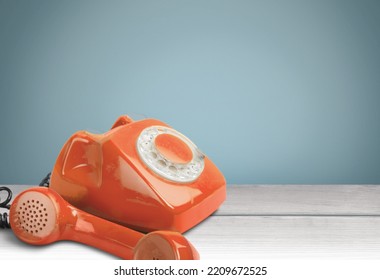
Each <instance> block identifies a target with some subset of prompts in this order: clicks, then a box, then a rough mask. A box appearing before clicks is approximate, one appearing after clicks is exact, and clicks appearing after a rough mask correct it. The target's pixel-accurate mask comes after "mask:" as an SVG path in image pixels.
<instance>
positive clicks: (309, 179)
mask: <svg viewBox="0 0 380 280" xmlns="http://www.w3.org/2000/svg"><path fill="white" fill-rule="evenodd" d="M379 50H380V2H379V1H345V0H342V1H337V0H335V1H331V0H323V1H301V0H300V1H297V0H289V1H274V0H269V1H258V0H257V1H255V0H252V1H241V0H234V1H232V0H231V1H222V0H212V1H210V0H209V1H200V0H194V1H174V0H173V1H153V0H152V1H116V0H112V1H47V0H46V1H17V0H8V1H4V0H0V95H1V96H0V98H1V100H0V141H1V142H0V143H1V145H0V183H2V184H37V183H39V181H40V180H41V179H42V178H43V177H44V176H45V174H46V173H47V172H48V171H50V170H51V168H52V166H53V165H54V162H55V159H56V156H57V155H58V153H59V151H60V149H61V147H62V145H63V144H64V142H65V141H66V139H67V138H68V137H69V136H70V135H71V134H72V133H73V132H75V131H77V130H81V129H86V130H90V131H92V132H98V133H102V132H105V131H106V130H108V129H109V128H110V126H111V125H112V124H113V122H114V120H115V119H116V118H117V117H118V116H119V115H122V114H131V115H132V116H147V117H153V118H158V119H160V120H162V121H165V122H167V123H168V124H170V125H172V126H173V127H174V128H176V129H178V130H179V131H181V132H183V133H184V134H185V135H187V136H188V137H189V138H190V139H192V140H193V141H194V142H195V143H196V144H197V145H198V146H199V147H200V148H201V149H202V150H203V151H204V152H205V153H206V154H207V155H208V156H209V157H210V158H211V159H212V160H213V161H214V162H215V163H216V164H217V165H218V166H219V167H220V169H221V170H222V172H224V174H225V176H226V178H227V181H228V182H229V183H238V184H243V183H263V184H277V183H281V184H285V183H294V184H298V183H303V184H322V183H323V184H327V183H332V184H334V183H339V184H343V183H347V184H356V183H358V184H371V183H380V110H379V106H380V52H379Z"/></svg>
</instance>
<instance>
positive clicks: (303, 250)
mask: <svg viewBox="0 0 380 280" xmlns="http://www.w3.org/2000/svg"><path fill="white" fill-rule="evenodd" d="M8 187H10V188H11V189H12V190H13V192H14V196H16V195H17V193H19V192H20V191H21V190H23V189H25V188H28V187H29V186H8ZM0 212H3V210H0ZM185 236H186V237H187V238H188V239H189V240H190V242H192V243H193V244H194V246H195V247H196V248H197V250H198V251H199V253H200V255H201V259H234V260H236V259H245V260H246V259H284V258H287V259H288V258H297V259H298V258H302V259H305V258H306V259H313V258H319V259H320V258H323V259H326V258H331V259H377V260H378V259H380V185H229V186H228V188H227V200H226V201H225V203H224V204H223V205H222V206H221V207H220V209H219V210H217V211H216V212H215V213H214V214H213V215H212V216H210V217H209V218H208V219H206V220H205V221H204V222H202V223H201V224H199V225H197V226H196V227H194V228H193V229H191V230H189V231H188V232H186V233H185ZM12 259H70V260H73V259H83V260H93V259H116V258H115V257H114V256H112V255H109V254H107V253H104V252H101V251H99V250H97V249H94V248H90V247H88V246H85V245H82V244H78V243H73V242H69V241H61V242H57V243H54V244H51V245H48V246H42V247H39V246H31V245H27V244H24V243H22V242H20V241H19V240H18V239H17V238H16V237H15V236H14V235H13V233H12V231H11V230H5V229H0V260H12Z"/></svg>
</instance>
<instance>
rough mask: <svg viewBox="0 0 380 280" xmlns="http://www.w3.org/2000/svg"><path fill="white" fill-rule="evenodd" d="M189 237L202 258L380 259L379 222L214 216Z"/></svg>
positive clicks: (304, 217) (364, 219)
mask: <svg viewBox="0 0 380 280" xmlns="http://www.w3.org/2000/svg"><path fill="white" fill-rule="evenodd" d="M186 236H187V238H188V239H189V240H190V242H192V243H193V244H194V246H195V247H196V248H197V249H198V250H199V252H200V254H201V256H202V259H263V258H270V259H274V258H311V259H313V258H331V259H379V258H380V217H348V216H346V217H342V216H340V217H332V216H328V217H326V216H323V217H311V216H303V217H299V216H298V217H279V216H277V217H273V216H259V217H252V216H244V217H241V216H213V217H210V218H209V219H207V220H206V221H205V222H203V223H201V224H200V225H198V226H196V227H195V228H193V229H191V230H190V231H189V232H187V233H186Z"/></svg>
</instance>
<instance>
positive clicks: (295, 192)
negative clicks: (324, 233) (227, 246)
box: [214, 185, 380, 216]
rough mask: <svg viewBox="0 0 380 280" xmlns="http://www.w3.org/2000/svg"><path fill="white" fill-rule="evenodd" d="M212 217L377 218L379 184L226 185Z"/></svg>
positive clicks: (378, 213) (379, 209)
mask: <svg viewBox="0 0 380 280" xmlns="http://www.w3.org/2000/svg"><path fill="white" fill-rule="evenodd" d="M214 215H219V216H220V215H243V216H247V215H287V216H293V215H348V216H352V215H359V216H361V215H364V216H366V215H380V185H229V186H228V187H227V199H226V201H225V202H224V203H223V204H222V206H221V207H220V209H219V210H218V211H217V212H216V213H214Z"/></svg>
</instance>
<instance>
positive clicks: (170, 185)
mask: <svg viewBox="0 0 380 280" xmlns="http://www.w3.org/2000/svg"><path fill="white" fill-rule="evenodd" d="M50 188H51V189H53V190H54V191H56V192H57V193H58V194H60V195H61V196H62V197H63V198H64V199H65V200H66V201H68V202H69V203H71V204H72V205H74V206H75V207H77V208H79V209H81V210H84V211H86V212H88V213H91V214H94V215H96V216H99V217H101V218H104V219H107V220H110V221H112V222H115V223H118V224H120V225H123V226H127V227H131V228H133V229H135V230H139V231H143V232H150V231H156V230H171V231H177V232H181V233H183V232H185V231H186V230H188V229H190V228H192V227H193V226H195V225H196V224H198V223H199V222H201V221H202V220H204V219H205V218H207V217H208V216H209V215H211V214H212V213H213V212H214V211H215V210H217V208H218V207H219V206H220V205H221V204H222V203H223V201H224V200H225V197H226V182H225V179H224V176H223V174H222V173H221V172H220V171H219V169H218V168H217V167H216V166H215V165H214V163H213V162H212V161H211V160H210V159H209V158H208V157H207V156H206V155H205V154H203V153H202V152H201V151H200V150H199V149H198V148H197V146H196V145H195V144H194V143H193V142H192V141H191V140H190V139H188V138H187V137H186V136H184V135H183V134H181V133H180V132H178V131H176V130H175V129H173V128H171V127H170V126H169V125H167V124H165V123H163V122H161V121H159V120H156V119H143V120H138V121H134V120H133V119H131V118H130V117H129V116H121V117H119V118H118V119H117V120H116V122H115V123H114V125H113V126H112V128H111V129H110V130H109V131H107V132H106V133H104V134H91V133H89V132H87V131H78V132H77V133H74V134H73V135H72V136H71V137H70V138H69V139H68V140H67V142H66V143H65V144H64V146H63V148H62V150H61V152H60V154H59V155H58V158H57V160H56V163H55V166H54V168H53V171H52V174H51V179H50Z"/></svg>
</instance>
